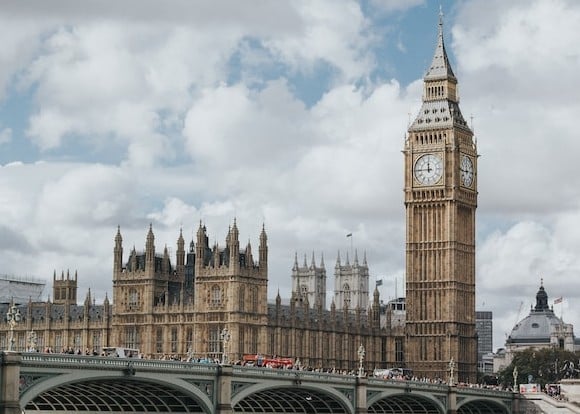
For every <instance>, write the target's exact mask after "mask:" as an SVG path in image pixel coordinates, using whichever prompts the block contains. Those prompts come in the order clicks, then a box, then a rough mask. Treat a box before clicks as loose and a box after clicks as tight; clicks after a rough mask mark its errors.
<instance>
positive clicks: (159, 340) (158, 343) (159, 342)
mask: <svg viewBox="0 0 580 414" xmlns="http://www.w3.org/2000/svg"><path fill="white" fill-rule="evenodd" d="M155 352H157V353H158V354H160V353H162V352H163V328H157V335H156V338H155Z"/></svg>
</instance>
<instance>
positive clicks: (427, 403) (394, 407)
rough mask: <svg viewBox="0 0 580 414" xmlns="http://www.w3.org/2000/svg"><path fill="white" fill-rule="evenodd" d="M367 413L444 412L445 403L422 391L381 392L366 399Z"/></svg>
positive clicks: (431, 413)
mask: <svg viewBox="0 0 580 414" xmlns="http://www.w3.org/2000/svg"><path fill="white" fill-rule="evenodd" d="M368 412H369V414H372V413H374V414H398V413H405V414H407V413H421V414H444V413H446V412H447V408H446V407H445V405H444V404H443V403H442V402H441V401H439V400H437V399H434V398H433V396H432V395H429V394H426V393H422V392H412V393H409V392H404V393H403V392H399V393H393V392H382V393H379V394H377V395H375V396H373V398H371V399H369V401H368Z"/></svg>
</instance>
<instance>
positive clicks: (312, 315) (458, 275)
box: [0, 19, 478, 382]
mask: <svg viewBox="0 0 580 414" xmlns="http://www.w3.org/2000/svg"><path fill="white" fill-rule="evenodd" d="M403 156H404V160H405V163H404V165H405V167H404V168H405V171H404V200H405V201H404V202H405V208H406V298H404V299H396V300H394V301H391V302H389V303H388V304H386V305H385V304H382V302H381V301H380V298H379V291H378V289H377V288H376V287H375V289H374V291H369V270H368V265H367V260H366V256H363V257H362V258H360V260H359V257H358V255H356V254H355V255H354V257H351V258H350V259H349V258H348V257H347V258H346V260H345V261H344V262H343V261H341V259H340V256H339V257H338V258H337V261H336V264H335V267H334V277H335V280H334V289H335V291H334V296H333V298H332V300H331V301H330V302H331V305H330V309H328V307H327V305H326V304H327V298H326V279H327V276H326V270H325V265H324V260H323V259H320V261H319V262H318V264H317V263H316V261H315V257H314V256H313V257H312V259H311V260H310V263H308V261H307V260H306V259H305V260H304V262H303V263H301V264H299V261H298V259H297V258H295V259H294V265H293V267H292V276H291V277H292V295H291V298H290V303H289V304H286V303H285V304H282V300H281V298H280V295H279V294H278V296H277V297H276V300H275V302H272V303H268V299H267V292H268V239H267V234H266V231H265V229H264V228H262V229H261V232H260V235H259V244H258V248H257V251H256V250H254V249H253V248H252V246H251V245H250V243H248V244H247V245H246V246H245V247H242V246H240V242H239V233H238V223H236V221H235V220H234V222H233V225H232V226H231V227H230V229H229V231H228V232H227V235H226V238H225V245H223V246H218V245H217V244H216V245H214V246H210V245H209V243H208V235H207V230H206V228H205V226H204V225H203V224H202V223H200V225H199V228H198V229H197V235H196V238H195V240H192V241H191V242H190V243H189V246H188V247H187V248H186V242H185V240H184V238H183V236H182V234H181V231H180V232H179V236H178V238H177V249H176V257H175V261H174V262H173V261H172V260H173V258H170V257H169V254H168V250H167V248H165V250H164V251H163V252H161V253H160V252H159V251H158V250H157V249H156V246H155V236H154V233H153V229H152V228H151V227H150V228H149V231H148V233H147V236H146V244H145V250H144V251H136V250H135V248H133V249H132V250H131V251H130V252H129V253H128V256H125V255H124V248H123V238H122V234H121V230H120V229H117V233H116V236H115V237H114V247H113V260H112V263H113V272H112V279H113V297H112V298H111V299H112V300H109V298H105V299H104V301H103V303H102V304H97V303H95V302H94V300H93V299H92V297H91V293H90V290H89V293H88V294H87V296H86V299H85V300H84V303H82V304H80V303H79V304H77V275H76V274H74V275H70V274H68V273H67V274H66V275H65V274H62V275H56V274H55V275H54V277H53V287H52V289H53V291H52V292H53V293H52V300H50V299H49V300H48V301H46V302H35V301H32V300H29V301H27V302H26V301H24V303H17V304H16V306H17V308H18V311H19V313H20V315H21V321H20V323H18V324H16V325H15V326H13V330H12V331H11V330H10V328H9V324H8V323H7V322H6V319H4V322H3V323H2V324H0V348H3V349H6V348H7V345H8V343H9V342H12V343H13V345H14V350H16V351H24V350H26V348H27V346H28V341H29V334H30V332H32V331H33V332H34V334H35V338H36V340H35V341H36V343H37V347H38V348H39V349H40V350H43V349H46V348H51V349H53V350H54V351H55V352H60V350H61V349H62V348H72V349H79V350H81V352H83V353H84V352H85V350H90V351H91V352H92V351H93V350H94V351H95V352H100V350H101V349H102V348H103V347H105V346H121V347H128V348H138V349H139V350H140V352H141V353H142V354H143V355H145V356H146V357H152V358H161V357H163V356H164V355H179V356H181V357H183V356H186V355H190V356H191V355H193V356H194V357H197V358H200V357H203V358H221V357H222V356H223V355H227V359H228V360H229V361H235V360H238V359H241V358H242V357H243V355H246V354H263V355H278V356H284V357H292V358H300V361H301V363H302V364H303V365H304V366H306V365H307V366H310V367H314V368H317V367H324V368H336V369H339V370H352V369H356V368H357V367H358V363H359V356H358V355H357V350H358V349H359V346H360V345H363V346H364V349H365V351H366V353H365V358H364V362H365V367H366V368H367V369H369V370H372V369H373V368H375V367H376V368H384V367H408V368H410V369H412V370H413V373H414V375H416V376H418V377H429V378H446V377H447V375H448V374H447V371H448V370H449V364H450V361H454V362H455V369H456V372H457V379H458V380H459V381H472V382H473V381H475V377H476V365H477V334H476V329H475V327H476V320H475V317H476V312H475V211H476V206H477V194H478V193H477V157H478V154H477V148H476V143H475V140H474V137H473V133H472V131H471V130H470V128H469V127H468V125H467V123H466V122H465V119H464V118H463V116H462V114H461V111H460V109H459V97H458V95H457V78H456V77H455V75H454V73H453V71H452V69H451V66H450V64H449V60H448V57H447V53H446V51H445V46H444V41H443V26H442V22H441V19H440V22H439V30H438V39H437V43H436V47H435V53H434V56H433V60H432V63H431V65H430V68H429V69H428V71H427V73H426V74H425V76H424V90H423V103H422V106H421V109H420V111H419V114H418V115H417V117H416V119H415V120H414V122H413V123H412V124H411V125H410V127H409V129H408V131H407V137H406V141H405V144H404V148H403ZM112 233H113V232H112ZM256 253H257V254H256ZM371 295H372V297H371ZM9 306H10V304H0V312H2V315H6V314H7V311H8V310H9V309H10V308H9ZM226 332H227V340H225V338H224V336H225V335H226ZM11 335H14V336H13V337H12V336H11ZM11 340H12V341H11Z"/></svg>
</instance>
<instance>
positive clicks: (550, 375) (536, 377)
mask: <svg viewBox="0 0 580 414" xmlns="http://www.w3.org/2000/svg"><path fill="white" fill-rule="evenodd" d="M515 367H517V368H518V378H517V382H518V384H527V383H528V382H530V383H536V384H540V386H541V387H542V388H543V387H544V386H545V385H546V384H550V383H555V382H558V381H560V380H561V379H562V378H566V377H572V376H575V375H577V372H578V369H577V368H578V355H577V354H575V353H574V352H570V351H566V350H563V349H559V348H542V349H526V350H523V351H518V352H516V353H514V358H513V360H512V362H511V364H510V365H509V366H507V367H506V368H504V369H503V370H501V371H500V372H499V373H498V377H499V381H500V383H501V384H502V385H504V386H506V387H509V386H513V383H514V377H513V372H514V368H515Z"/></svg>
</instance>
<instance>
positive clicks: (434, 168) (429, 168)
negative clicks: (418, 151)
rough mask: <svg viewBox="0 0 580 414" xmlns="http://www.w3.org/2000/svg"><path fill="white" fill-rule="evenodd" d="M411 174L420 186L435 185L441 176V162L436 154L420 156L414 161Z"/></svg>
mask: <svg viewBox="0 0 580 414" xmlns="http://www.w3.org/2000/svg"><path fill="white" fill-rule="evenodd" d="M413 172H414V174H415V179H416V180H417V181H418V182H419V183H420V184H422V185H433V184H436V183H437V182H438V181H439V180H440V179H441V176H442V175H443V160H442V159H441V157H440V156H439V155H436V154H425V155H422V156H420V157H419V158H417V161H415V167H414V169H413Z"/></svg>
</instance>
